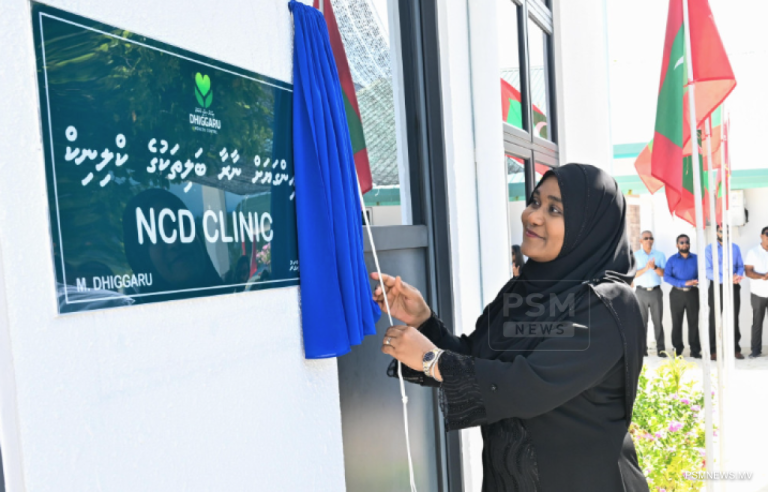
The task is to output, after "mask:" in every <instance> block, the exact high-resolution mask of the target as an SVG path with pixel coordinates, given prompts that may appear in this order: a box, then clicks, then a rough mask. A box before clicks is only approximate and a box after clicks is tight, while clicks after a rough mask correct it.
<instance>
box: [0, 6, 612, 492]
mask: <svg viewBox="0 0 768 492" xmlns="http://www.w3.org/2000/svg"><path fill="white" fill-rule="evenodd" d="M48 4H49V5H51V6H53V7H56V8H59V9H62V10H64V11H68V12H71V13H73V14H77V15H80V16H83V17H87V18H91V19H95V20H97V21H99V22H103V23H105V24H110V25H113V26H119V27H120V28H123V29H125V30H127V31H131V32H135V33H139V34H142V35H144V36H147V37H149V38H153V39H156V40H159V41H161V42H164V43H168V44H170V45H173V46H178V47H180V48H182V49H184V50H188V51H190V52H193V53H199V54H200V55H202V56H205V57H209V58H212V59H215V60H220V61H222V62H224V63H228V64H231V65H233V66H236V67H242V68H243V69H245V70H250V71H253V72H257V73H259V74H264V75H266V76H268V77H272V78H274V79H276V80H279V81H282V82H286V83H290V82H291V78H292V32H293V25H292V19H291V16H290V12H289V10H288V7H287V2H286V1H284V0H260V1H258V2H244V1H242V0H227V1H224V2H220V3H218V4H216V5H215V6H214V5H211V4H209V3H204V2H199V1H191V2H190V1H188V2H179V1H170V2H162V3H157V2H151V1H148V0H136V1H133V2H130V3H127V2H96V1H92V0H88V1H74V0H51V1H50V2H48ZM333 8H334V12H335V15H336V18H337V21H338V24H339V31H340V33H341V36H342V39H343V40H344V44H345V50H346V51H347V57H348V59H349V62H350V68H351V71H352V76H353V80H354V82H355V89H356V94H357V98H358V102H359V104H360V106H361V116H362V123H363V130H364V136H365V140H366V145H367V148H368V154H369V159H370V161H371V167H372V172H373V179H374V189H373V190H372V191H371V192H369V193H368V194H367V195H366V197H365V203H366V207H370V209H369V210H368V213H369V214H370V216H371V218H372V219H373V223H374V226H375V227H374V238H375V242H376V246H377V250H378V251H379V253H380V259H381V263H382V269H383V270H384V271H386V272H388V273H392V274H397V275H401V276H402V277H403V279H405V280H406V281H408V282H409V283H412V284H413V285H416V286H417V287H419V288H420V289H421V290H422V292H424V294H425V298H427V299H428V302H429V303H430V305H431V306H432V308H433V309H434V310H435V311H436V312H438V313H439V314H440V316H441V317H442V318H443V319H444V320H445V321H446V322H447V324H448V326H450V327H452V328H453V330H454V331H455V332H456V333H457V334H460V333H469V332H471V331H472V330H473V329H474V324H475V320H476V318H477V316H478V315H479V314H480V313H481V312H482V309H483V307H484V305H485V304H486V303H488V302H490V301H491V300H492V299H493V298H494V297H495V294H496V292H497V291H498V289H499V288H500V287H501V286H503V285H504V283H506V281H507V280H508V279H509V277H510V275H511V256H510V247H511V245H512V244H514V243H516V242H518V241H519V238H520V236H521V232H522V231H521V226H520V225H519V215H520V212H521V211H522V208H523V206H524V198H525V196H526V195H527V193H528V192H529V191H530V190H531V189H532V187H533V186H535V184H536V182H537V179H539V178H540V176H541V174H542V173H543V172H545V171H546V169H547V168H548V167H552V166H558V165H561V164H564V163H567V162H582V163H591V164H595V165H597V166H600V167H604V168H606V169H608V168H609V166H610V165H611V159H612V142H611V125H610V110H609V92H610V91H609V77H608V63H607V62H608V52H607V48H606V46H607V45H606V36H607V28H606V20H607V19H606V6H605V2H604V0H578V1H573V0H571V1H564V0H482V1H474V0H473V1H453V0H416V1H411V0H334V1H333ZM3 21H4V25H5V27H6V28H5V29H3V30H2V32H0V39H2V41H3V42H4V43H3V44H4V45H5V46H6V49H5V50H3V52H2V54H0V60H1V63H0V65H1V66H3V67H4V70H3V74H4V75H3V79H4V83H3V89H4V91H3V92H4V94H6V95H7V97H4V98H2V99H0V111H2V114H3V115H4V117H3V118H2V122H0V125H2V126H0V129H2V131H1V134H2V138H1V139H0V155H2V156H3V157H2V159H0V176H2V179H0V449H2V459H3V471H4V478H5V486H6V489H7V490H9V491H49V490H50V491H64V490H72V491H75V490H77V491H89V490H94V491H95V490H110V491H115V490H126V491H128V490H131V491H133V490H286V491H288V490H290V491H293V490H296V491H299V490H301V491H306V490H317V491H340V490H350V491H357V490H366V491H375V490H403V489H405V488H406V487H407V476H408V472H407V464H406V461H405V443H404V433H403V423H402V413H401V410H400V400H399V389H398V386H397V383H396V381H395V380H393V379H391V378H388V377H387V376H386V374H385V371H386V367H387V365H388V363H389V359H388V357H387V356H384V355H383V354H381V352H380V351H379V346H380V343H381V336H382V334H383V332H384V330H385V329H386V323H385V322H384V321H383V320H382V321H381V322H380V324H379V326H378V331H379V335H378V336H377V337H368V339H366V340H365V342H364V343H363V344H362V345H360V346H358V347H354V348H353V350H352V352H351V353H350V354H347V355H345V356H342V357H340V358H339V359H338V360H337V359H323V360H305V359H304V356H303V349H302V334H301V333H302V332H301V319H300V308H299V306H300V304H299V303H300V296H301V292H300V287H297V286H293V287H284V288H279V289H271V290H263V291H257V292H243V293H237V294H230V295H222V296H216V297H208V298H200V299H197V300H190V299H187V300H177V301H169V302H162V303H155V304H146V305H137V306H129V307H123V308H119V309H111V310H103V311H94V312H84V313H76V314H68V315H60V314H58V310H57V302H58V301H57V295H56V290H55V288H54V281H53V280H54V278H55V268H56V267H55V265H54V262H53V261H52V254H51V228H52V227H53V225H52V224H51V221H50V219H49V210H48V204H47V202H46V200H45V198H44V197H46V194H47V184H46V174H45V166H44V142H43V139H42V134H41V113H42V111H43V109H44V108H41V104H40V99H39V97H38V94H39V92H38V89H39V87H38V83H37V80H38V78H37V75H36V70H37V69H36V62H35V48H34V41H33V29H34V24H33V17H32V15H31V11H30V3H29V2H28V1H25V0H6V1H5V2H4V8H3ZM500 96H501V97H500ZM370 249H371V248H370V245H368V244H367V245H366V251H367V253H370ZM367 257H368V259H369V262H368V263H369V269H372V268H373V263H372V261H373V260H372V257H371V255H370V254H368V256H367ZM383 319H384V318H383ZM407 391H408V394H409V411H410V419H411V420H410V424H411V427H410V429H411V430H410V432H411V440H412V445H413V450H414V464H415V468H416V476H417V485H418V487H419V490H440V491H460V490H467V491H469V490H479V489H480V483H481V481H482V464H481V461H480V452H481V447H482V442H481V440H480V436H479V431H478V430H469V431H461V432H460V433H455V432H454V433H450V434H446V433H445V432H444V431H443V428H442V423H441V418H440V412H439V408H438V406H437V403H436V401H437V400H436V394H435V393H434V392H433V391H432V390H428V389H424V388H419V387H408V388H407Z"/></svg>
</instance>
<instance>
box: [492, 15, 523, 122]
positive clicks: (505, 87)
mask: <svg viewBox="0 0 768 492" xmlns="http://www.w3.org/2000/svg"><path fill="white" fill-rule="evenodd" d="M498 6H499V11H498V16H497V21H498V33H499V69H500V71H501V119H502V121H503V122H505V123H507V124H509V125H512V126H513V127H515V128H520V129H524V128H526V127H524V126H523V106H522V98H521V94H520V66H521V63H520V49H519V47H518V34H519V31H518V29H517V26H518V24H519V19H520V13H519V11H520V7H519V6H518V5H517V4H515V3H514V2H512V1H511V0H499V2H498Z"/></svg>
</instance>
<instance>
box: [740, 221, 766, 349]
mask: <svg viewBox="0 0 768 492" xmlns="http://www.w3.org/2000/svg"><path fill="white" fill-rule="evenodd" d="M744 272H745V273H746V274H747V277H749V279H750V280H749V286H750V290H751V291H752V294H751V297H750V301H751V302H752V350H751V352H750V354H749V358H750V359H754V358H755V357H760V355H761V354H762V352H763V321H764V320H765V312H766V310H768V227H763V231H762V232H761V233H760V244H758V245H757V246H755V247H754V248H752V249H750V250H749V252H748V253H747V258H746V260H745V261H744Z"/></svg>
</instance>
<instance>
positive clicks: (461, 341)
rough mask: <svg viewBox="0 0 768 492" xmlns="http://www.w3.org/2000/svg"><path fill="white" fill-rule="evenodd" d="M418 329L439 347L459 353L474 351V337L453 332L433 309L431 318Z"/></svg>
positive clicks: (466, 353) (465, 353)
mask: <svg viewBox="0 0 768 492" xmlns="http://www.w3.org/2000/svg"><path fill="white" fill-rule="evenodd" d="M418 330H419V331H420V332H421V333H423V334H424V336H425V337H427V338H429V339H430V340H431V341H432V343H434V344H435V345H436V346H437V348H441V349H443V350H450V351H452V352H456V353H457V354H464V355H469V354H471V353H472V343H473V340H472V338H471V337H470V336H467V335H461V336H459V337H457V336H456V335H454V334H453V333H451V332H450V331H449V330H448V328H446V327H445V325H444V324H443V322H442V321H441V320H440V318H438V317H437V315H436V314H435V312H434V311H432V315H431V316H430V317H429V319H427V321H425V322H424V323H423V324H422V325H421V326H419V327H418Z"/></svg>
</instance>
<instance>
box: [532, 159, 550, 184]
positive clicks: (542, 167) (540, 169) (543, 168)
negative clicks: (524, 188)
mask: <svg viewBox="0 0 768 492" xmlns="http://www.w3.org/2000/svg"><path fill="white" fill-rule="evenodd" d="M550 169H551V168H550V166H547V165H546V164H542V163H540V162H537V163H536V164H535V165H534V168H533V175H534V177H535V178H536V181H535V183H534V186H536V185H537V184H539V181H541V178H542V177H543V176H544V174H546V172H547V171H549V170H550Z"/></svg>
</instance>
